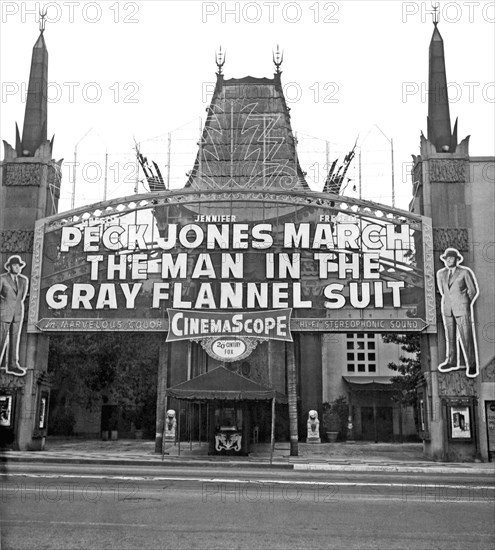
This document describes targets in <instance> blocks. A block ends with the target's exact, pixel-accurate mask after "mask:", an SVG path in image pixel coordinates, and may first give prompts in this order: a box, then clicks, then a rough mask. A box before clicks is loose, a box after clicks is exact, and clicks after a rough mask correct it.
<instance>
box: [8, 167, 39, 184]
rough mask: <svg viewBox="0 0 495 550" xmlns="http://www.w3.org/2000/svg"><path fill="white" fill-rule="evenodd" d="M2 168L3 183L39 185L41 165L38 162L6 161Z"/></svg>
mask: <svg viewBox="0 0 495 550" xmlns="http://www.w3.org/2000/svg"><path fill="white" fill-rule="evenodd" d="M4 170H5V172H4V174H5V177H4V183H3V184H4V185H12V186H14V185H35V186H37V187H39V186H40V184H41V177H42V174H43V165H42V164H40V163H33V164H17V163H7V164H5V165H4Z"/></svg>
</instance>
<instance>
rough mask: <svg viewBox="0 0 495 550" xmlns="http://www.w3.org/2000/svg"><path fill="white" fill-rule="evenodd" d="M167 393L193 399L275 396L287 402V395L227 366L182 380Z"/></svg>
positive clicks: (262, 397) (219, 399)
mask: <svg viewBox="0 0 495 550" xmlns="http://www.w3.org/2000/svg"><path fill="white" fill-rule="evenodd" d="M167 395H168V396H169V397H174V398H176V399H188V400H191V401H213V400H218V401H243V400H244V401H261V400H268V399H273V398H275V399H276V400H277V401H278V402H279V403H287V396H285V395H283V394H281V393H279V392H277V391H275V390H273V389H271V388H268V387H266V386H263V385H261V384H257V383H256V382H253V381H252V380H249V378H245V377H244V376H240V375H239V374H236V373H234V372H231V371H230V370H228V369H226V368H225V367H218V368H216V369H214V370H212V371H209V372H207V373H206V374H201V375H200V376H196V377H195V378H192V379H191V380H188V381H187V382H181V383H180V384H177V385H176V386H173V387H172V388H169V389H168V390H167Z"/></svg>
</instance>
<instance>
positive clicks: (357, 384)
mask: <svg viewBox="0 0 495 550" xmlns="http://www.w3.org/2000/svg"><path fill="white" fill-rule="evenodd" d="M342 378H343V379H344V380H345V381H346V382H347V384H348V385H349V387H350V389H351V390H353V391H367V392H369V391H370V390H378V391H389V390H391V389H392V387H391V386H392V380H391V379H390V377H388V376H373V377H371V376H370V377H368V376H366V377H365V376H343V377H342Z"/></svg>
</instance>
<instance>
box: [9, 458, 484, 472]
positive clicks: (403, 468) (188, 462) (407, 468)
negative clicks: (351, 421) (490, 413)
mask: <svg viewBox="0 0 495 550" xmlns="http://www.w3.org/2000/svg"><path fill="white" fill-rule="evenodd" d="M14 462H15V463H26V464H100V465H106V464H108V465H113V466H148V467H157V466H160V465H162V466H167V467H168V466H170V467H187V466H189V467H198V468H247V469H270V470H273V469H277V470H297V471H300V472H301V471H306V472H318V471H320V472H324V471H326V472H355V473H358V472H365V473H367V472H382V473H404V474H407V473H422V474H464V475H485V476H495V468H479V467H469V466H466V467H460V466H458V465H452V466H446V465H445V463H444V464H438V463H432V464H431V465H425V466H414V465H411V464H407V465H401V464H386V465H381V464H350V463H339V464H331V463H319V462H313V463H311V462H294V463H280V462H274V463H272V464H270V463H268V462H242V461H221V460H215V461H209V460H201V459H198V460H195V459H177V460H175V459H170V458H165V459H164V460H161V459H160V458H158V457H157V458H156V459H149V460H140V459H132V458H129V459H121V458H108V459H107V458H89V457H88V458H82V457H81V458H80V457H60V456H59V457H47V456H43V457H42V456H39V457H31V456H27V457H26V456H5V455H0V464H2V465H7V464H8V463H14Z"/></svg>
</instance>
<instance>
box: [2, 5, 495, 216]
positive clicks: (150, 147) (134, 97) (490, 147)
mask: <svg viewBox="0 0 495 550" xmlns="http://www.w3.org/2000/svg"><path fill="white" fill-rule="evenodd" d="M43 6H44V7H46V8H47V22H46V30H45V40H46V44H47V48H48V52H49V82H50V85H49V92H48V94H49V105H48V135H49V137H50V138H51V136H52V135H55V141H54V152H53V156H54V158H55V159H56V160H59V159H61V158H63V159H64V165H63V180H62V188H61V199H60V205H59V210H60V211H65V210H68V209H70V208H71V206H72V204H74V205H75V206H76V207H78V206H84V205H89V204H92V203H96V202H98V201H101V200H103V199H104V198H105V197H106V198H107V199H112V198H118V197H124V196H129V195H132V194H133V193H135V192H136V190H137V191H138V192H140V193H141V192H146V191H147V190H148V187H147V183H146V181H145V180H144V178H143V174H142V173H141V172H137V171H136V162H135V151H134V149H135V146H136V143H138V144H139V149H140V150H141V152H142V153H143V154H144V155H145V156H147V157H148V158H149V159H153V160H155V161H156V162H157V163H158V164H159V165H160V168H161V170H162V173H163V174H164V175H166V174H167V173H168V169H167V164H168V158H169V157H168V145H169V139H170V185H171V188H181V187H182V186H183V185H184V184H185V182H186V172H188V171H189V170H190V169H191V168H192V165H193V162H194V158H195V155H196V152H197V141H198V138H199V135H200V128H201V127H202V124H203V123H204V120H205V115H206V108H207V106H208V104H209V101H210V100H211V91H212V88H213V86H214V83H215V80H216V76H215V72H216V65H215V52H216V51H218V49H219V47H220V46H221V47H222V50H223V51H226V62H225V66H224V68H223V70H224V74H225V78H241V77H244V76H248V75H250V76H255V77H269V78H270V77H272V75H273V72H274V66H273V61H272V52H273V50H274V49H276V48H277V45H280V49H281V50H283V52H284V59H283V65H282V71H283V74H282V83H283V86H284V93H285V96H286V99H287V103H288V105H289V106H290V108H291V113H290V114H291V122H292V129H293V131H294V132H295V133H296V134H297V139H298V154H299V158H300V162H301V164H302V167H303V169H304V170H305V171H306V172H307V178H308V182H309V184H310V187H311V188H312V189H313V190H321V189H322V187H323V183H324V176H325V165H326V161H327V158H328V159H329V160H330V162H331V161H333V160H334V158H336V157H337V156H340V157H342V156H343V155H344V154H345V153H347V152H348V151H349V150H350V149H351V148H352V146H353V145H354V143H355V142H356V140H357V144H358V147H357V149H356V152H357V153H358V154H357V155H356V157H355V160H354V162H353V165H352V166H351V168H350V169H349V172H348V175H349V177H350V178H351V180H350V181H349V184H348V186H347V188H346V189H345V193H346V194H349V195H350V196H354V197H357V196H359V194H361V196H362V198H363V199H368V200H373V201H376V202H380V203H384V204H387V205H391V204H392V163H391V157H392V147H391V145H392V143H391V142H393V154H394V165H393V166H394V190H395V205H396V206H397V207H400V208H404V209H407V207H408V203H409V201H410V198H411V181H410V176H409V170H410V167H411V155H412V154H415V155H416V154H419V138H420V132H421V131H423V132H424V133H425V134H426V115H427V96H426V92H427V81H428V47H429V42H430V38H431V35H432V32H433V24H432V17H431V11H432V6H431V3H430V2H408V1H404V2H400V1H395V0H389V1H373V2H369V1H352V0H351V1H349V0H344V1H342V2H328V1H315V0H309V1H306V0H303V1H299V2H292V1H283V0H279V1H258V2H255V1H242V2H236V1H228V2H213V1H208V2H198V1H195V0H185V1H184V0H183V1H175V0H165V1H164V0H159V1H156V0H152V1H151V0H146V1H140V0H135V1H124V0H123V1H116V0H109V1H106V0H105V1H100V2H85V1H79V2H78V1H75V2H72V1H71V2H69V1H64V2H56V1H48V2H22V1H21V2H19V1H17V0H15V1H14V0H12V1H9V0H3V1H2V3H1V7H0V10H1V22H0V25H1V29H0V31H1V33H0V67H1V69H0V81H1V102H0V136H1V138H2V139H3V140H5V141H7V142H9V143H10V144H12V145H15V123H16V122H17V123H18V124H19V127H20V129H21V131H22V123H23V120H24V108H25V93H26V87H27V82H28V78H29V67H30V60H31V51H32V47H33V45H34V43H35V42H36V40H37V37H38V35H39V30H38V20H39V17H38V12H39V10H40V9H41V8H43ZM439 13H440V24H439V30H440V32H441V34H442V36H443V39H444V42H445V53H446V63H447V80H448V82H449V92H450V100H451V120H452V124H453V123H454V121H455V119H456V117H458V118H459V138H460V139H462V138H464V137H465V136H467V135H471V141H470V154H471V156H493V154H494V124H493V121H494V120H495V112H494V111H495V109H494V102H495V85H494V81H495V75H494V67H495V60H494V51H495V26H494V25H493V23H494V22H495V2H482V1H474V2H470V1H463V2H439ZM76 148H77V162H78V165H77V167H76V169H75V170H74V164H73V162H74V154H75V151H76ZM359 154H360V156H361V185H359ZM327 155H328V156H327ZM2 158H3V152H2ZM105 173H106V178H105ZM105 179H106V185H105Z"/></svg>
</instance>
